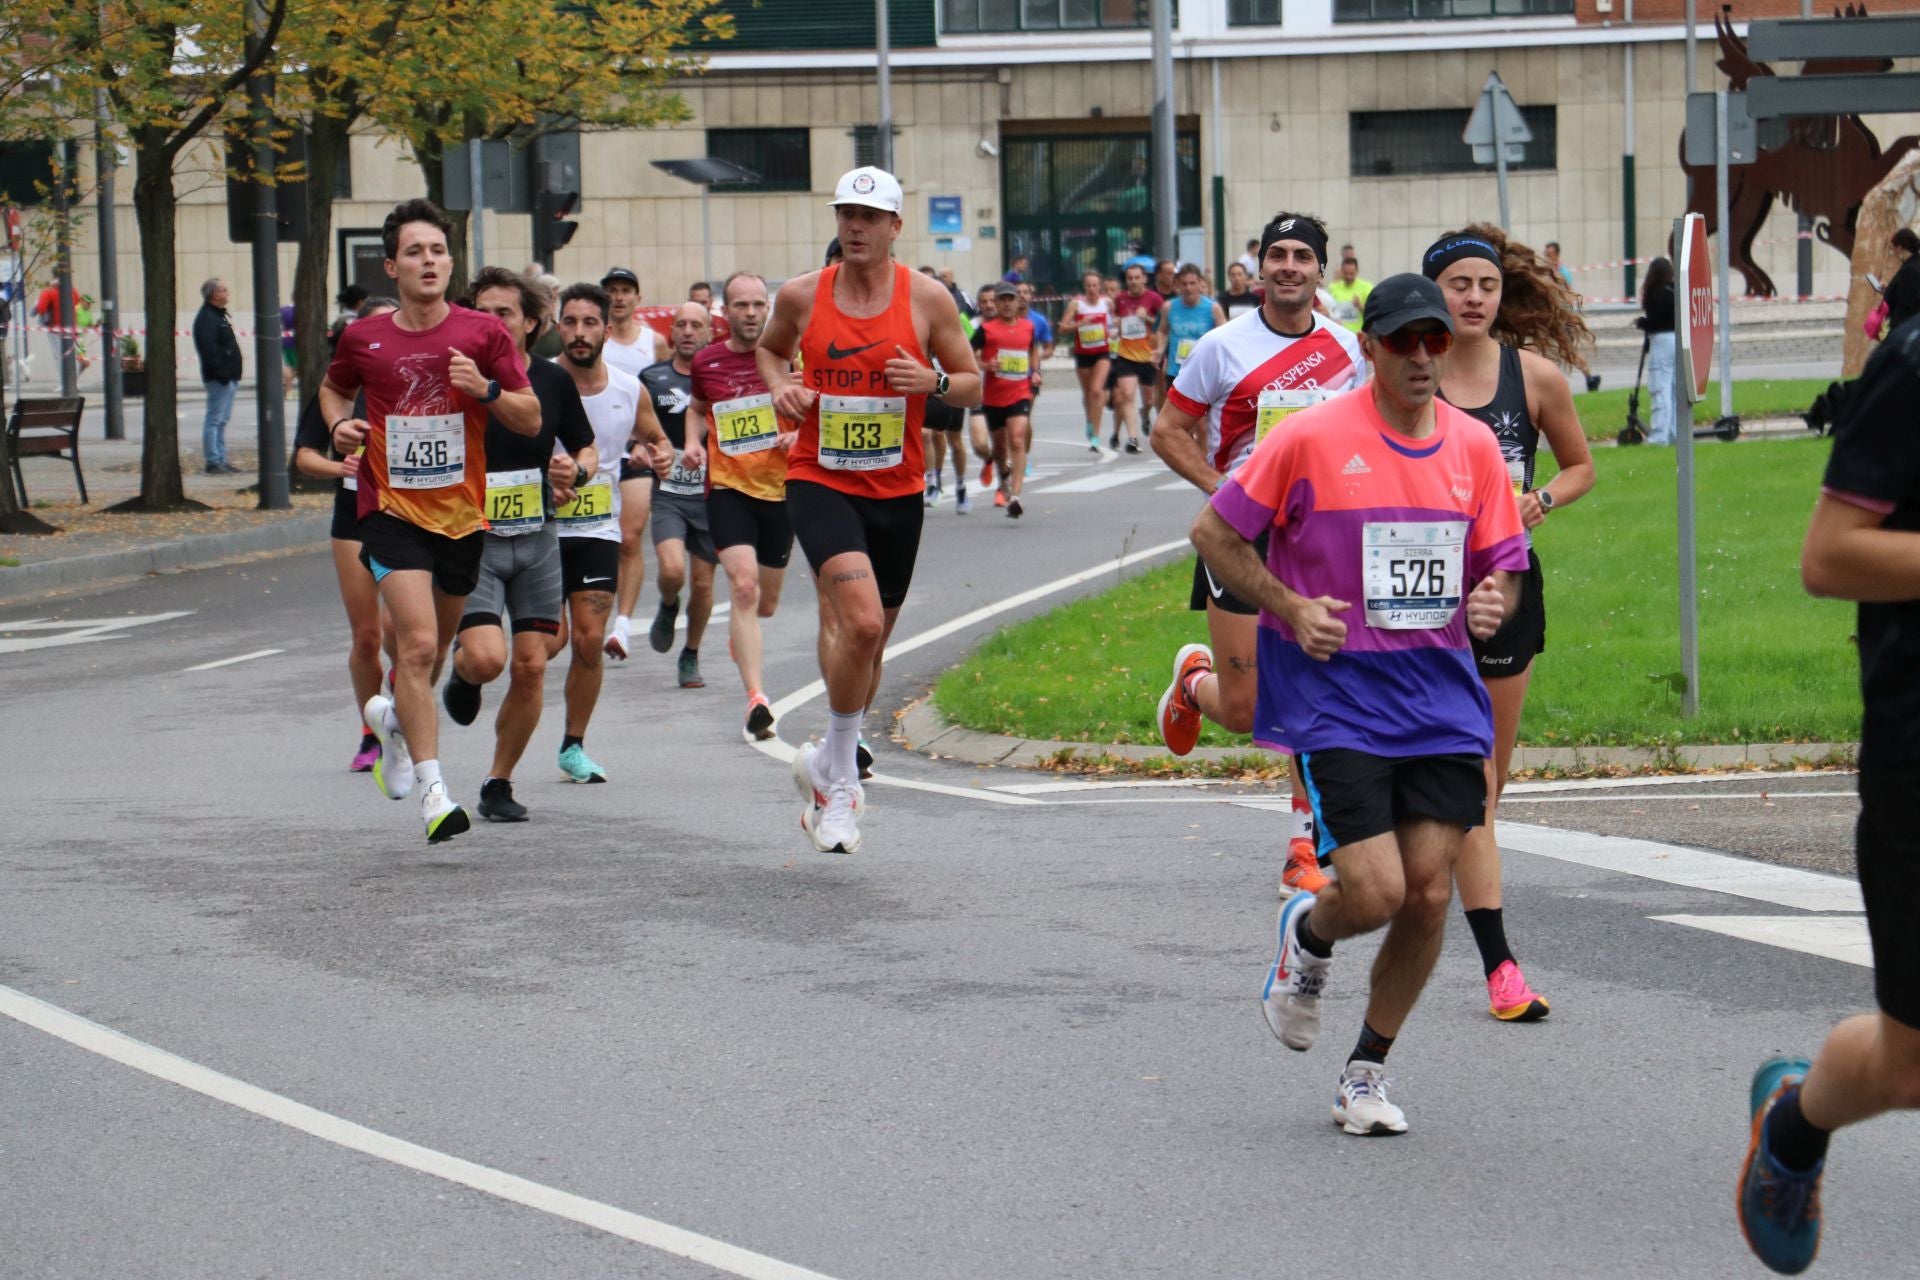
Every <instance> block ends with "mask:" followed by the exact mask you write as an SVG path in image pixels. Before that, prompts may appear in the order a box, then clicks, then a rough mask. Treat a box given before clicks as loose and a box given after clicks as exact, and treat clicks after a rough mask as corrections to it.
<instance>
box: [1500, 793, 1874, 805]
mask: <svg viewBox="0 0 1920 1280" xmlns="http://www.w3.org/2000/svg"><path fill="white" fill-rule="evenodd" d="M1859 798H1860V793H1859V792H1858V791H1682V792H1680V793H1679V794H1678V795H1675V794H1674V793H1672V792H1666V793H1661V794H1655V795H1650V796H1634V797H1631V798H1628V797H1622V796H1514V797H1510V798H1505V799H1503V800H1502V801H1501V803H1502V804H1595V803H1606V804H1653V803H1655V802H1669V801H1674V800H1843V799H1844V800H1857V799H1859Z"/></svg>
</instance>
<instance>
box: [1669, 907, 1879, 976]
mask: <svg viewBox="0 0 1920 1280" xmlns="http://www.w3.org/2000/svg"><path fill="white" fill-rule="evenodd" d="M1648 918H1649V919H1652V920H1661V921H1664V922H1666V923H1667V924H1684V925H1687V926H1689V927H1691V928H1695V929H1706V930H1709V931H1711V932H1713V933H1722V934H1725V935H1726V936H1727V937H1729V938H1740V939H1743V940H1744V941H1747V942H1764V943H1766V944H1767V945H1768V946H1770V947H1780V948H1783V949H1784V950H1787V951H1804V952H1806V953H1807V954H1809V955H1816V956H1825V957H1826V958H1827V959H1829V960H1844V961H1846V962H1847V963H1848V964H1857V965H1859V966H1860V967H1861V968H1863V969H1871V968H1873V942H1872V940H1871V939H1870V938H1868V936H1867V922H1866V919H1865V917H1863V916H1688V915H1680V916H1650V917H1648Z"/></svg>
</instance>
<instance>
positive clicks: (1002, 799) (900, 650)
mask: <svg viewBox="0 0 1920 1280" xmlns="http://www.w3.org/2000/svg"><path fill="white" fill-rule="evenodd" d="M1188 545H1190V544H1189V543H1188V542H1187V540H1186V539H1185V538H1179V539H1176V540H1175V541H1173V542H1163V543H1160V544H1159V545H1158V546H1153V547H1147V548H1146V549H1145V550H1142V551H1135V552H1133V553H1131V554H1130V555H1124V556H1121V557H1119V558H1118V559H1116V560H1106V561H1102V562H1101V563H1100V564H1097V565H1095V566H1093V567H1092V568H1091V569H1082V570H1081V571H1080V572H1079V573H1071V574H1068V575H1067V576H1066V577H1064V578H1055V579H1054V580H1053V581H1052V582H1043V583H1041V584H1040V585H1039V586H1037V587H1029V588H1028V589H1027V590H1025V591H1021V592H1018V593H1016V594H1014V595H1010V596H1008V597H1007V598H1006V599H1004V600H997V601H995V602H994V603H992V604H989V605H982V606H981V607H980V608H978V609H974V610H972V611H971V612H969V613H963V614H961V615H960V616H959V617H957V618H954V619H951V620H949V621H947V622H943V623H941V624H940V625H939V626H937V627H933V628H931V629H929V630H926V631H922V632H921V633H920V634H919V635H917V636H912V637H910V638H908V639H906V640H896V641H894V642H893V643H892V644H890V645H888V646H887V649H886V654H885V659H886V661H888V662H892V661H894V660H895V659H896V658H900V657H903V656H905V655H906V654H909V653H912V652H913V651H914V650H915V649H921V648H925V647H926V646H927V645H930V644H933V643H934V642H935V641H938V640H944V639H946V638H947V637H948V636H950V635H952V634H953V633H954V632H956V631H964V630H966V629H967V628H968V627H971V626H974V625H975V624H977V623H981V622H985V621H986V620H987V619H989V618H993V617H997V616H999V615H1000V614H1003V613H1006V612H1008V611H1009V610H1012V609H1018V608H1020V607H1021V606H1022V605H1027V604H1032V603H1033V602H1034V601H1035V600H1043V599H1045V598H1046V597H1047V596H1050V595H1053V594H1055V593H1056V592H1060V591H1065V590H1067V589H1068V588H1069V587H1077V586H1079V585H1080V584H1081V583H1083V582H1091V581H1093V580H1094V579H1095V578H1098V577H1100V576H1102V575H1103V574H1108V573H1113V572H1116V571H1118V570H1120V569H1124V568H1126V567H1127V566H1128V565H1133V564H1138V563H1140V561H1142V560H1151V559H1153V558H1154V557H1155V556H1163V555H1165V554H1166V553H1167V552H1169V551H1175V550H1178V549H1180V548H1183V547H1186V546H1188ZM826 691H827V684H826V681H824V680H815V681H814V682H813V683H811V684H808V685H803V686H801V687H800V688H798V689H795V690H794V691H793V692H792V693H790V694H788V695H787V696H786V697H784V698H782V699H780V700H779V701H778V702H776V703H774V704H773V708H772V710H773V718H774V720H775V721H779V720H782V719H784V718H785V717H786V715H787V713H788V712H790V711H794V710H797V709H799V708H800V707H804V706H806V705H807V704H808V703H809V702H812V701H813V700H814V699H815V698H818V697H820V696H821V695H822V694H824V693H825V692H826ZM752 746H753V747H754V749H755V750H757V751H759V752H760V753H761V754H763V755H768V756H771V757H773V758H774V759H775V760H779V761H781V762H782V763H785V764H791V763H793V757H794V756H795V754H797V752H798V748H796V747H794V746H793V745H792V744H790V743H788V742H785V741H783V740H782V739H780V738H769V739H767V740H766V741H765V742H755V743H753V744H752ZM869 781H872V782H879V783H885V784H886V785H888V786H894V787H907V788H910V789H911V790H914V791H930V792H932V793H934V794H935V795H945V796H961V797H964V798H966V799H969V800H984V801H986V802H988V803H989V804H1044V803H1046V802H1045V801H1043V800H1036V799H1034V798H1033V797H1031V796H1022V795H1008V794H1006V793H1005V792H1000V791H990V790H987V789H986V788H984V787H982V788H978V789H976V788H972V787H955V786H948V785H947V784H945V783H939V782H922V781H920V780H919V779H917V778H896V777H892V776H891V775H888V774H884V773H879V772H875V774H874V775H873V777H872V778H871V779H869Z"/></svg>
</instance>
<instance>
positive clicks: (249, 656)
mask: <svg viewBox="0 0 1920 1280" xmlns="http://www.w3.org/2000/svg"><path fill="white" fill-rule="evenodd" d="M285 652H286V650H285V649H255V650H254V651H253V652H252V653H243V654H241V655H240V656H239V657H237V658H222V659H220V661H218V662H203V663H201V664H200V665H199V666H197V667H182V668H180V670H181V672H182V673H185V672H188V671H211V670H213V669H214V668H215V667H231V666H232V665H234V664H235V663H236V662H252V661H253V660H254V659H255V658H271V657H272V656H273V655H274V654H276V653H285Z"/></svg>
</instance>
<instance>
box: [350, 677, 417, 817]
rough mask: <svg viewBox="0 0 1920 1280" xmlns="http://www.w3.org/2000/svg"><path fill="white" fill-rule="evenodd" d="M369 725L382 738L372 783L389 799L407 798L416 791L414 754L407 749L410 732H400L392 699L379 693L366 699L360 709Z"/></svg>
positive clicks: (369, 728)
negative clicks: (414, 787) (414, 784)
mask: <svg viewBox="0 0 1920 1280" xmlns="http://www.w3.org/2000/svg"><path fill="white" fill-rule="evenodd" d="M361 717H362V718H363V719H364V720H365V721H366V722H367V728H368V730H370V731H371V732H372V734H373V736H374V737H376V738H378V739H380V758H379V759H378V760H375V761H374V762H373V785H374V786H376V787H378V788H380V794H381V795H383V796H385V797H386V798H387V799H389V800H405V799H406V798H407V797H408V796H410V795H412V794H413V753H412V752H410V751H408V750H407V735H406V734H404V733H402V732H400V719H399V717H398V716H396V715H394V714H393V699H392V698H389V697H388V696H387V695H386V694H384V693H376V694H374V695H373V696H372V697H371V698H368V699H367V705H366V706H365V708H363V709H362V711H361Z"/></svg>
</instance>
